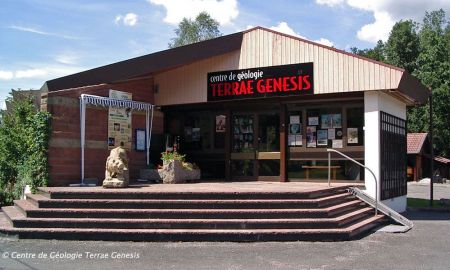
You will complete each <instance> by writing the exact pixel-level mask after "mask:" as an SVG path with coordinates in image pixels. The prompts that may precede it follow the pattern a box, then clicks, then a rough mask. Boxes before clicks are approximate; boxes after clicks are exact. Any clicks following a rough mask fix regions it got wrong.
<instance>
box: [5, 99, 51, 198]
mask: <svg viewBox="0 0 450 270" xmlns="http://www.w3.org/2000/svg"><path fill="white" fill-rule="evenodd" d="M11 96H12V95H11ZM7 102H9V104H11V106H10V108H11V110H8V111H2V112H1V114H2V123H1V125H0V205H5V204H11V203H12V200H14V199H18V198H19V197H20V195H21V194H22V190H23V188H24V187H25V185H30V186H31V188H32V189H33V190H36V188H37V187H39V186H44V185H46V184H47V182H48V178H49V174H48V173H49V172H48V171H49V167H48V153H47V151H48V142H49V139H50V115H49V114H48V113H46V112H39V111H37V108H36V107H35V105H34V103H33V100H32V98H30V97H27V96H18V95H15V96H14V98H12V97H9V98H8V99H7Z"/></svg>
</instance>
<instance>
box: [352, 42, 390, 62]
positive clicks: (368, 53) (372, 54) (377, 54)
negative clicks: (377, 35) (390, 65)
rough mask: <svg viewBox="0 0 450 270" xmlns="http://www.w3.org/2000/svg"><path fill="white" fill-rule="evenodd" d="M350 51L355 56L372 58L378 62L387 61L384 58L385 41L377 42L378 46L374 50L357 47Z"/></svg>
mask: <svg viewBox="0 0 450 270" xmlns="http://www.w3.org/2000/svg"><path fill="white" fill-rule="evenodd" d="M350 51H351V52H352V53H354V54H357V55H361V56H364V57H367V58H371V59H374V60H377V61H385V56H384V51H385V49H384V43H383V41H381V40H379V41H378V42H377V46H375V47H374V48H373V49H363V50H361V49H358V48H356V47H352V48H350Z"/></svg>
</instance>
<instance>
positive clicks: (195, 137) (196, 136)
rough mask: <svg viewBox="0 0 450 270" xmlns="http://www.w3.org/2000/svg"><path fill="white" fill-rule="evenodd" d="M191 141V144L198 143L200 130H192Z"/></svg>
mask: <svg viewBox="0 0 450 270" xmlns="http://www.w3.org/2000/svg"><path fill="white" fill-rule="evenodd" d="M192 141H193V142H199V141H200V128H192Z"/></svg>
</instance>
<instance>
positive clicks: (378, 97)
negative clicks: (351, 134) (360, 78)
mask: <svg viewBox="0 0 450 270" xmlns="http://www.w3.org/2000/svg"><path fill="white" fill-rule="evenodd" d="M380 111H383V112H385V113H388V114H391V115H394V116H396V117H399V118H401V119H405V120H406V104H405V103H403V102H401V101H400V100H398V99H396V98H394V97H392V96H390V95H388V94H386V93H383V92H381V91H367V92H364V135H365V136H364V138H365V140H364V163H365V165H366V166H367V167H369V168H371V169H372V171H373V172H374V173H375V176H376V177H377V179H378V199H379V198H380V191H381V189H380V182H379V181H380ZM405 154H406V153H405ZM374 182H375V180H374V179H373V176H372V175H371V174H370V173H368V172H366V173H365V185H366V192H367V194H369V195H370V196H372V197H375V183H374ZM382 203H384V204H386V205H387V206H389V207H390V208H392V209H394V210H396V211H397V212H403V211H405V210H406V195H405V196H401V197H396V198H392V199H388V200H385V201H382Z"/></svg>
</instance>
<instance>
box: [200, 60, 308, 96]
mask: <svg viewBox="0 0 450 270" xmlns="http://www.w3.org/2000/svg"><path fill="white" fill-rule="evenodd" d="M207 89H208V90H207V91H208V101H223V100H236V99H244V98H263V97H275V96H277V97H279V96H297V95H303V94H313V93H314V77H313V63H302V64H293V65H283V66H271V67H261V68H250V69H240V70H228V71H219V72H211V73H208V87H207Z"/></svg>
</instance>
